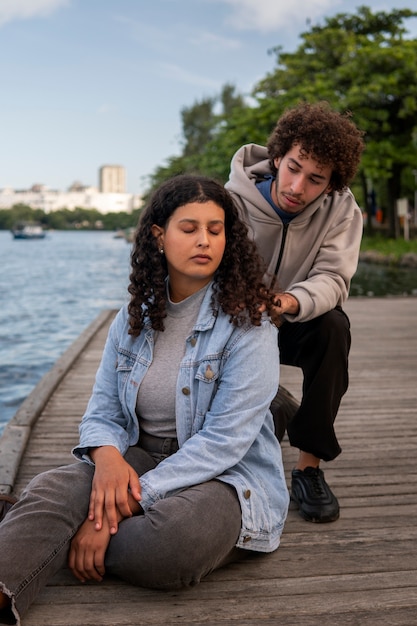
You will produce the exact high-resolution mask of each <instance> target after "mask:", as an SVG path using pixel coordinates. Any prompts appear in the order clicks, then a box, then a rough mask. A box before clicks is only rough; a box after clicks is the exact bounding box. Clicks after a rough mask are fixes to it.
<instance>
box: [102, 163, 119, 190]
mask: <svg viewBox="0 0 417 626" xmlns="http://www.w3.org/2000/svg"><path fill="white" fill-rule="evenodd" d="M99 177H100V191H101V193H125V189H126V174H125V168H124V167H122V166H121V165H103V166H102V167H100V176H99Z"/></svg>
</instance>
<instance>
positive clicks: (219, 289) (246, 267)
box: [128, 175, 272, 336]
mask: <svg viewBox="0 0 417 626" xmlns="http://www.w3.org/2000/svg"><path fill="white" fill-rule="evenodd" d="M209 201H212V202H214V203H216V204H217V205H218V206H220V207H221V208H222V209H223V210H224V214H225V236H226V245H225V251H224V254H223V258H222V260H221V263H220V265H219V267H218V268H217V270H216V272H215V275H214V277H213V283H214V293H213V298H212V307H213V310H214V311H216V309H217V306H218V305H220V307H221V308H222V309H223V311H224V312H225V313H226V314H228V315H230V321H231V322H232V323H233V324H235V325H241V324H242V323H243V322H245V321H250V322H251V323H252V324H254V325H257V326H259V325H260V323H261V317H262V313H261V311H260V305H261V304H263V305H265V307H266V309H267V310H269V303H270V301H271V297H272V294H271V293H270V292H269V290H268V289H267V287H266V286H265V285H264V284H263V281H262V277H263V274H264V272H265V268H264V266H263V262H262V261H261V259H260V257H259V255H258V253H257V250H256V247H255V244H254V243H253V242H252V241H251V240H250V239H249V237H248V229H247V227H246V226H245V224H244V223H243V222H242V221H241V220H240V218H239V215H238V211H237V208H236V206H235V204H234V202H233V199H232V197H231V195H230V194H229V193H228V191H227V190H226V189H225V188H224V187H223V186H222V185H221V184H219V183H218V182H216V181H215V180H212V179H210V178H206V177H203V176H191V175H180V176H175V177H173V178H171V179H169V180H168V181H166V182H165V183H163V184H162V185H161V186H160V187H159V188H158V189H157V190H156V191H155V193H154V194H153V195H152V197H151V199H150V201H149V204H148V205H147V207H146V208H145V209H144V211H143V212H142V215H141V218H140V221H139V224H138V227H137V229H136V232H135V237H134V243H133V248H132V253H131V267H132V269H131V273H130V284H129V287H128V291H129V293H130V296H131V297H130V302H129V305H128V311H129V325H130V329H129V333H130V334H131V335H134V336H137V335H139V333H140V332H141V330H142V328H143V327H144V322H145V318H149V320H150V323H151V325H152V328H153V329H154V330H164V324H163V319H164V317H166V303H167V293H166V278H167V275H168V269H167V263H166V259H165V255H163V254H161V253H160V252H159V250H158V243H157V239H156V237H155V236H154V235H153V233H152V225H153V224H156V225H158V226H161V227H163V228H164V227H166V225H167V223H168V221H169V219H170V217H171V215H172V214H173V213H174V211H175V210H176V209H177V208H179V207H181V206H184V205H186V204H189V203H191V202H197V203H201V204H202V205H204V203H206V202H209ZM217 303H218V304H217Z"/></svg>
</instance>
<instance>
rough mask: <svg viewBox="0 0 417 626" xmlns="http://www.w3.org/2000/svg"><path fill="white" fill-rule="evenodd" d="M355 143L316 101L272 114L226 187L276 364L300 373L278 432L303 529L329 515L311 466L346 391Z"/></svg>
mask: <svg viewBox="0 0 417 626" xmlns="http://www.w3.org/2000/svg"><path fill="white" fill-rule="evenodd" d="M362 137H363V133H362V132H361V131H360V130H358V129H357V128H356V126H355V124H354V123H353V122H352V120H351V119H350V117H349V115H341V114H339V113H337V112H336V111H332V110H331V109H330V107H329V106H328V105H327V104H326V103H316V104H308V103H302V104H300V105H298V106H296V107H294V108H293V109H289V110H287V111H286V112H285V113H284V114H283V115H282V117H281V118H280V119H279V120H278V123H277V125H276V127H275V129H274V130H273V132H272V134H271V136H270V138H269V141H268V144H267V146H266V147H263V146H258V145H256V144H248V145H245V146H243V147H242V148H240V149H239V150H238V151H237V152H236V154H235V156H234V157H233V160H232V166H231V174H230V179H229V181H228V182H227V183H226V188H227V189H228V190H229V191H231V192H232V195H233V197H234V198H235V200H236V202H237V205H238V207H239V209H240V211H241V215H242V217H243V219H244V220H245V222H246V223H247V224H248V226H249V229H250V234H251V236H252V238H253V239H254V241H255V242H256V245H257V248H258V250H259V252H260V254H261V255H262V257H263V258H264V260H265V262H266V264H267V266H268V270H267V274H266V276H265V280H266V281H267V284H268V285H269V286H270V287H271V288H272V289H274V290H275V293H276V296H275V304H276V306H275V307H274V308H275V311H274V313H273V316H274V319H275V322H276V323H277V325H278V326H279V327H280V332H279V335H278V343H279V348H280V359H281V363H283V364H286V365H295V366H297V367H300V368H301V369H302V371H303V394H302V400H301V405H300V407H299V409H298V410H297V412H296V413H295V415H294V417H293V418H292V419H291V421H290V422H289V424H288V425H287V432H288V435H289V440H290V443H291V445H292V446H294V447H296V448H298V449H299V456H298V461H297V463H296V466H295V468H294V470H293V472H292V481H291V497H292V500H293V501H294V502H295V503H296V504H297V505H298V508H299V512H300V514H301V515H302V517H303V518H304V519H306V520H308V521H313V522H331V521H334V520H336V519H337V518H338V517H339V503H338V500H337V498H336V496H335V495H334V493H333V492H332V490H331V489H330V487H329V485H328V484H327V482H326V480H325V478H324V473H323V471H322V470H321V469H320V467H319V465H320V461H321V460H324V461H331V460H333V459H335V458H336V457H337V456H338V455H339V454H340V452H341V448H340V446H339V443H338V441H337V438H336V434H335V430H334V421H335V419H336V415H337V412H338V410H339V405H340V402H341V399H342V396H343V394H344V393H345V392H346V390H347V387H348V355H349V349H350V343H351V335H350V324H349V320H348V318H347V316H346V314H345V313H344V311H343V310H342V305H343V303H344V302H345V300H346V298H347V297H348V293H349V286H350V281H351V278H352V276H353V274H354V273H355V271H356V268H357V264H358V258H359V248H360V242H361V238H362V230H363V224H362V213H361V210H360V208H359V207H358V205H357V203H356V201H355V198H354V197H353V195H352V193H351V191H350V190H349V189H348V184H349V183H350V182H351V181H352V179H353V178H354V176H355V174H356V171H357V168H358V165H359V162H360V157H361V154H362V151H363V148H364V142H363V138H362ZM280 430H281V425H280V424H277V432H279V431H280Z"/></svg>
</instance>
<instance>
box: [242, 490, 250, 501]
mask: <svg viewBox="0 0 417 626" xmlns="http://www.w3.org/2000/svg"><path fill="white" fill-rule="evenodd" d="M243 496H244V498H245V499H246V500H249V498H250V497H251V491H250V489H246V491H244V492H243Z"/></svg>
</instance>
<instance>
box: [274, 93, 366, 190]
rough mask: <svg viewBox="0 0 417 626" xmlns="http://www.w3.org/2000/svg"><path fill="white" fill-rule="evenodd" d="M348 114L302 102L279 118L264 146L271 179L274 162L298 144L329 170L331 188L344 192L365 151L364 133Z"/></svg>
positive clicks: (323, 104)
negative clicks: (330, 170) (329, 168)
mask: <svg viewBox="0 0 417 626" xmlns="http://www.w3.org/2000/svg"><path fill="white" fill-rule="evenodd" d="M350 118H351V113H350V112H347V113H345V114H341V113H338V112H336V111H334V110H332V109H331V108H330V106H329V104H328V103H327V102H317V103H315V104H311V103H308V102H303V103H301V104H299V105H297V106H296V107H294V108H292V109H288V110H287V111H286V112H284V114H283V115H282V116H281V117H280V119H279V120H278V122H277V125H276V126H275V128H274V130H273V132H272V134H271V135H270V137H269V139H268V143H267V148H268V153H269V157H270V161H269V164H270V167H271V171H272V173H273V174H274V175H276V173H277V168H276V167H275V165H274V159H275V158H277V157H278V158H281V157H283V156H285V155H286V154H287V152H288V151H289V150H291V148H292V147H293V146H294V144H297V145H299V146H300V148H301V150H302V152H304V153H305V154H307V155H310V156H311V157H312V158H313V159H314V160H316V161H317V162H318V163H320V164H321V165H324V166H331V168H332V170H333V171H332V175H331V178H330V185H331V187H332V189H333V191H343V190H344V189H346V187H347V186H348V185H349V183H350V181H351V180H352V179H353V178H354V176H355V174H356V171H357V169H358V166H359V162H360V159H361V155H362V152H363V150H364V148H365V143H364V141H363V135H364V132H363V131H361V130H359V129H358V128H357V127H356V126H355V124H354V123H353V122H352V121H351V119H350Z"/></svg>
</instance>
